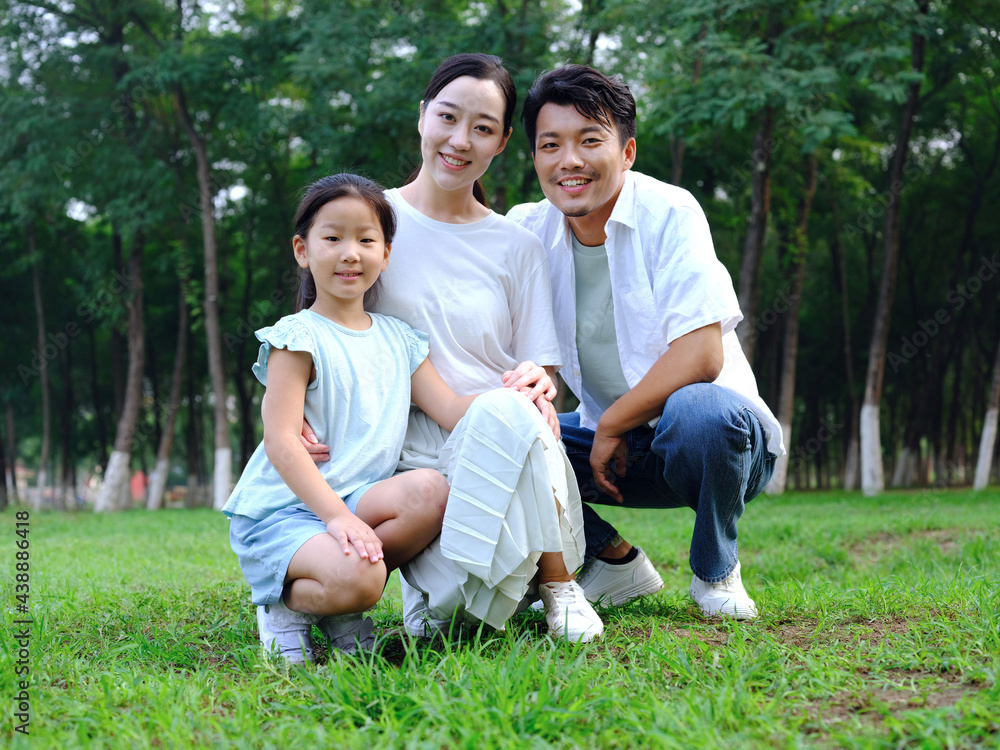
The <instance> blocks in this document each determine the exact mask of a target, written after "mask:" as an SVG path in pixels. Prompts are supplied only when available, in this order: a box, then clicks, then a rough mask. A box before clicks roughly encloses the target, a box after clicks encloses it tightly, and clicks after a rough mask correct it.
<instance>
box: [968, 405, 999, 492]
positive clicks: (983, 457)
mask: <svg viewBox="0 0 1000 750" xmlns="http://www.w3.org/2000/svg"><path fill="white" fill-rule="evenodd" d="M998 417H1000V410H998V409H987V410H986V419H985V421H984V422H983V435H982V437H981V438H980V439H979V458H978V459H976V478H975V479H974V480H973V481H972V489H974V490H981V489H983V488H985V487H986V485H987V484H989V483H990V468H992V464H993V446H994V445H996V440H997V419H998Z"/></svg>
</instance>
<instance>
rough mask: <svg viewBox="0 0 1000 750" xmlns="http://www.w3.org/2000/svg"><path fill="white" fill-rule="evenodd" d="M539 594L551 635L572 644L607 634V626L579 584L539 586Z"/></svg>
mask: <svg viewBox="0 0 1000 750" xmlns="http://www.w3.org/2000/svg"><path fill="white" fill-rule="evenodd" d="M538 594H539V596H541V598H542V604H543V606H544V607H545V621H546V622H547V623H548V624H549V635H552V636H554V637H556V638H565V639H566V640H567V641H570V642H571V643H577V642H579V643H587V642H588V641H592V640H594V639H595V638H600V637H601V635H602V634H603V633H604V623H603V622H601V618H600V617H599V616H598V614H597V612H595V611H594V608H593V607H592V606H591V604H590V602H588V601H587V597H586V596H585V595H584V593H583V589H582V588H580V586H579V584H577V582H576V581H567V582H565V583H562V582H552V583H543V584H540V585H539V586H538Z"/></svg>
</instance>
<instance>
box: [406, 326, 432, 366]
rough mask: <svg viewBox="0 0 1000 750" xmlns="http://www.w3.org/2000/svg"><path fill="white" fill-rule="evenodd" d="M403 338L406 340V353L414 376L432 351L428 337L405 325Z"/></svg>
mask: <svg viewBox="0 0 1000 750" xmlns="http://www.w3.org/2000/svg"><path fill="white" fill-rule="evenodd" d="M403 336H404V338H405V339H406V351H407V354H408V355H409V357H410V374H411V375H412V374H413V373H415V372H416V371H417V368H418V367H420V363H421V362H423V361H424V360H425V359H427V354H428V352H429V351H430V347H429V345H428V343H427V342H428V336H427V334H426V333H424V332H423V331H418V330H417V329H416V328H410V327H409V326H408V325H405V324H404V325H403Z"/></svg>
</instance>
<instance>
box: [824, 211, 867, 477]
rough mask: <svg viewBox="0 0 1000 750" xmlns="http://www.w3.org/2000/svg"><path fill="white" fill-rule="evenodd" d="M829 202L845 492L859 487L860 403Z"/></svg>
mask: <svg viewBox="0 0 1000 750" xmlns="http://www.w3.org/2000/svg"><path fill="white" fill-rule="evenodd" d="M827 197H828V200H829V202H830V207H831V209H832V211H833V237H832V241H831V242H830V253H831V254H832V255H833V267H834V268H835V269H836V271H837V276H836V278H837V284H838V286H839V287H840V289H839V291H840V325H841V329H842V331H843V344H844V375H845V380H846V382H847V397H848V407H847V409H848V415H849V416H848V419H847V422H848V426H847V430H848V432H847V447H846V449H845V454H846V455H845V459H844V489H845V490H856V489H858V487H860V481H859V480H860V477H859V469H860V456H859V446H858V443H859V436H858V430H859V426H858V417H859V412H860V409H861V404H859V403H858V387H857V385H856V383H855V382H854V354H853V347H852V344H851V308H850V304H849V300H848V288H847V260H846V258H845V254H844V248H843V246H842V245H841V244H840V210H839V207H838V205H837V199H836V196H835V195H832V194H829V195H828V196H827Z"/></svg>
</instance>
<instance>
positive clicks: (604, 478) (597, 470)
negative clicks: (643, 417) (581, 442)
mask: <svg viewBox="0 0 1000 750" xmlns="http://www.w3.org/2000/svg"><path fill="white" fill-rule="evenodd" d="M627 460H628V441H626V440H625V438H624V437H623V436H621V435H609V434H607V433H606V432H603V431H602V430H601V427H600V425H598V426H597V431H596V432H595V433H594V446H593V448H591V450H590V468H591V469H592V470H593V472H594V481H595V482H597V486H598V488H599V489H601V490H602V491H603V492H606V493H607V494H608V495H610V496H611V497H613V498H614V499H615V500H617V501H618V502H619V503H623V502H625V498H624V497H622V493H621V492H620V491H619V489H618V488H617V487H615V485H614V484H613V482H612V478H611V474H612V468H613V469H614V474H615V476H618V477H624V476H625V462H626V461H627Z"/></svg>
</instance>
